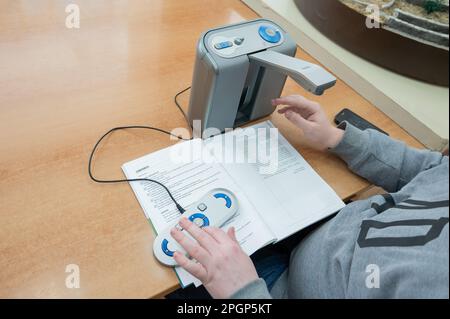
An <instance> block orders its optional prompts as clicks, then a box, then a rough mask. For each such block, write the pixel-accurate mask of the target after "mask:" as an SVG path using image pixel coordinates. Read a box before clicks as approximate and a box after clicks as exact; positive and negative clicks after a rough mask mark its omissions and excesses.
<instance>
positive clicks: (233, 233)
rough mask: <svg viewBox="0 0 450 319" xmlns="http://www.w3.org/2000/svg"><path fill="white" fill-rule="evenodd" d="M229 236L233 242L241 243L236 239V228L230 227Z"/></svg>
mask: <svg viewBox="0 0 450 319" xmlns="http://www.w3.org/2000/svg"><path fill="white" fill-rule="evenodd" d="M227 234H228V236H229V237H230V238H231V239H232V240H234V241H235V242H237V243H239V242H238V240H237V239H236V230H235V229H234V227H230V228H229V229H228V231H227Z"/></svg>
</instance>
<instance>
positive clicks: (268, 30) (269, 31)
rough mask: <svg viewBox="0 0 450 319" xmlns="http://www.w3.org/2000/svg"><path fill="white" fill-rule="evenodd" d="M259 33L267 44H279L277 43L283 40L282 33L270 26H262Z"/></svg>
mask: <svg viewBox="0 0 450 319" xmlns="http://www.w3.org/2000/svg"><path fill="white" fill-rule="evenodd" d="M258 32H259V35H260V36H261V38H263V39H264V40H266V41H267V42H270V43H277V42H280V40H281V33H280V31H278V30H277V29H275V28H273V27H271V26H268V25H263V26H260V27H259V30H258Z"/></svg>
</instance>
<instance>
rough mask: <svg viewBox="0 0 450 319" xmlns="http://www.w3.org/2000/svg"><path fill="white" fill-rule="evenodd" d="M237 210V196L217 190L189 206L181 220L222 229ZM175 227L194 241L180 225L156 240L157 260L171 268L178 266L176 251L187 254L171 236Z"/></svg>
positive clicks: (154, 251) (164, 232) (168, 230)
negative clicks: (174, 256) (175, 257)
mask: <svg viewBox="0 0 450 319" xmlns="http://www.w3.org/2000/svg"><path fill="white" fill-rule="evenodd" d="M237 210H238V202H237V199H236V196H235V195H234V194H233V193H232V192H231V191H229V190H227V189H224V188H216V189H213V190H211V191H209V192H208V193H207V194H205V195H204V196H203V197H202V198H200V199H199V200H198V201H196V202H195V203H193V204H191V205H189V206H188V207H187V208H186V211H185V212H184V213H183V215H181V216H180V219H181V217H186V218H187V219H189V220H190V221H192V222H193V223H195V224H196V225H197V226H199V227H200V228H202V227H206V226H214V227H221V226H223V225H224V224H225V223H226V222H227V221H228V220H230V219H231V218H232V217H233V216H234V215H235V214H236V212H237ZM173 227H177V228H178V229H180V230H181V231H182V232H184V233H185V234H186V236H188V237H190V238H191V239H192V236H190V235H189V234H188V232H187V231H185V230H183V229H182V228H181V226H180V225H179V224H176V225H175V226H172V227H169V228H168V229H166V230H165V231H163V232H161V233H160V234H159V235H158V236H157V237H156V238H155V241H154V243H153V253H154V255H155V257H156V259H158V260H159V261H160V262H161V263H162V264H164V265H166V266H170V267H175V266H177V263H176V261H175V260H174V259H173V254H174V252H175V251H178V252H181V253H184V254H186V251H185V250H184V249H183V248H182V247H181V246H180V245H179V244H178V243H177V242H176V241H175V240H174V239H173V238H172V236H171V235H170V230H171V229H172V228H173ZM193 240H194V239H193Z"/></svg>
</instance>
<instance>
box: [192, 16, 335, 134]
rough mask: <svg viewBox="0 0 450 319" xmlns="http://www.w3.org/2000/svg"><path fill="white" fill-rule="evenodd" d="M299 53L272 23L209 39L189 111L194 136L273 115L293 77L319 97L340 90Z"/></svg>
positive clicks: (200, 54)
mask: <svg viewBox="0 0 450 319" xmlns="http://www.w3.org/2000/svg"><path fill="white" fill-rule="evenodd" d="M296 51H297V45H296V44H295V42H294V41H293V40H292V39H291V38H290V36H289V35H288V34H287V33H286V32H284V31H283V29H282V28H281V27H279V26H278V25H277V24H275V23H274V22H272V21H270V20H266V19H258V20H254V21H249V22H244V23H238V24H233V25H229V26H225V27H221V28H217V29H212V30H208V31H206V32H205V33H203V34H202V36H201V37H200V40H199V42H198V46H197V54H196V61H195V66H194V75H193V80H192V90H191V97H190V101H189V110H188V119H189V122H190V124H191V125H193V129H194V136H195V137H203V138H208V137H210V136H213V135H216V134H219V133H221V132H223V131H224V130H225V129H227V128H235V127H238V126H241V125H243V124H245V123H247V122H250V121H253V120H256V119H259V118H261V117H264V116H267V115H269V114H271V113H272V112H273V111H274V110H275V107H274V106H272V104H271V100H272V99H273V98H276V97H279V96H280V94H281V92H282V90H283V87H284V84H285V82H286V77H287V76H290V77H291V78H292V79H294V80H295V81H296V82H297V83H298V84H299V85H300V86H301V87H303V88H304V89H306V90H307V91H309V92H311V93H313V94H316V95H322V94H323V92H324V91H325V90H326V89H329V88H331V87H332V86H334V84H335V83H336V78H335V77H334V76H333V75H331V74H330V73H329V72H327V71H326V70H324V69H323V68H322V67H320V66H318V65H316V64H312V63H309V62H306V61H303V60H300V59H296V58H294V56H295V53H296ZM195 120H201V122H199V123H201V124H200V125H198V124H196V123H195V122H194V121H195Z"/></svg>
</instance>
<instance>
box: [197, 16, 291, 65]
mask: <svg viewBox="0 0 450 319" xmlns="http://www.w3.org/2000/svg"><path fill="white" fill-rule="evenodd" d="M206 41H207V43H209V47H210V48H211V49H212V52H214V53H215V54H217V55H219V56H221V57H224V58H233V57H236V56H239V55H244V54H249V53H252V52H257V51H261V50H265V49H268V48H271V47H274V46H277V45H280V44H282V43H283V41H284V37H283V31H282V30H281V29H280V28H279V27H278V26H276V25H275V24H271V23H270V22H269V21H267V22H265V21H261V22H260V23H257V24H252V25H245V26H242V25H240V26H236V28H230V27H228V28H227V29H226V30H221V29H216V30H214V31H212V32H211V33H210V34H207V35H206Z"/></svg>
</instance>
